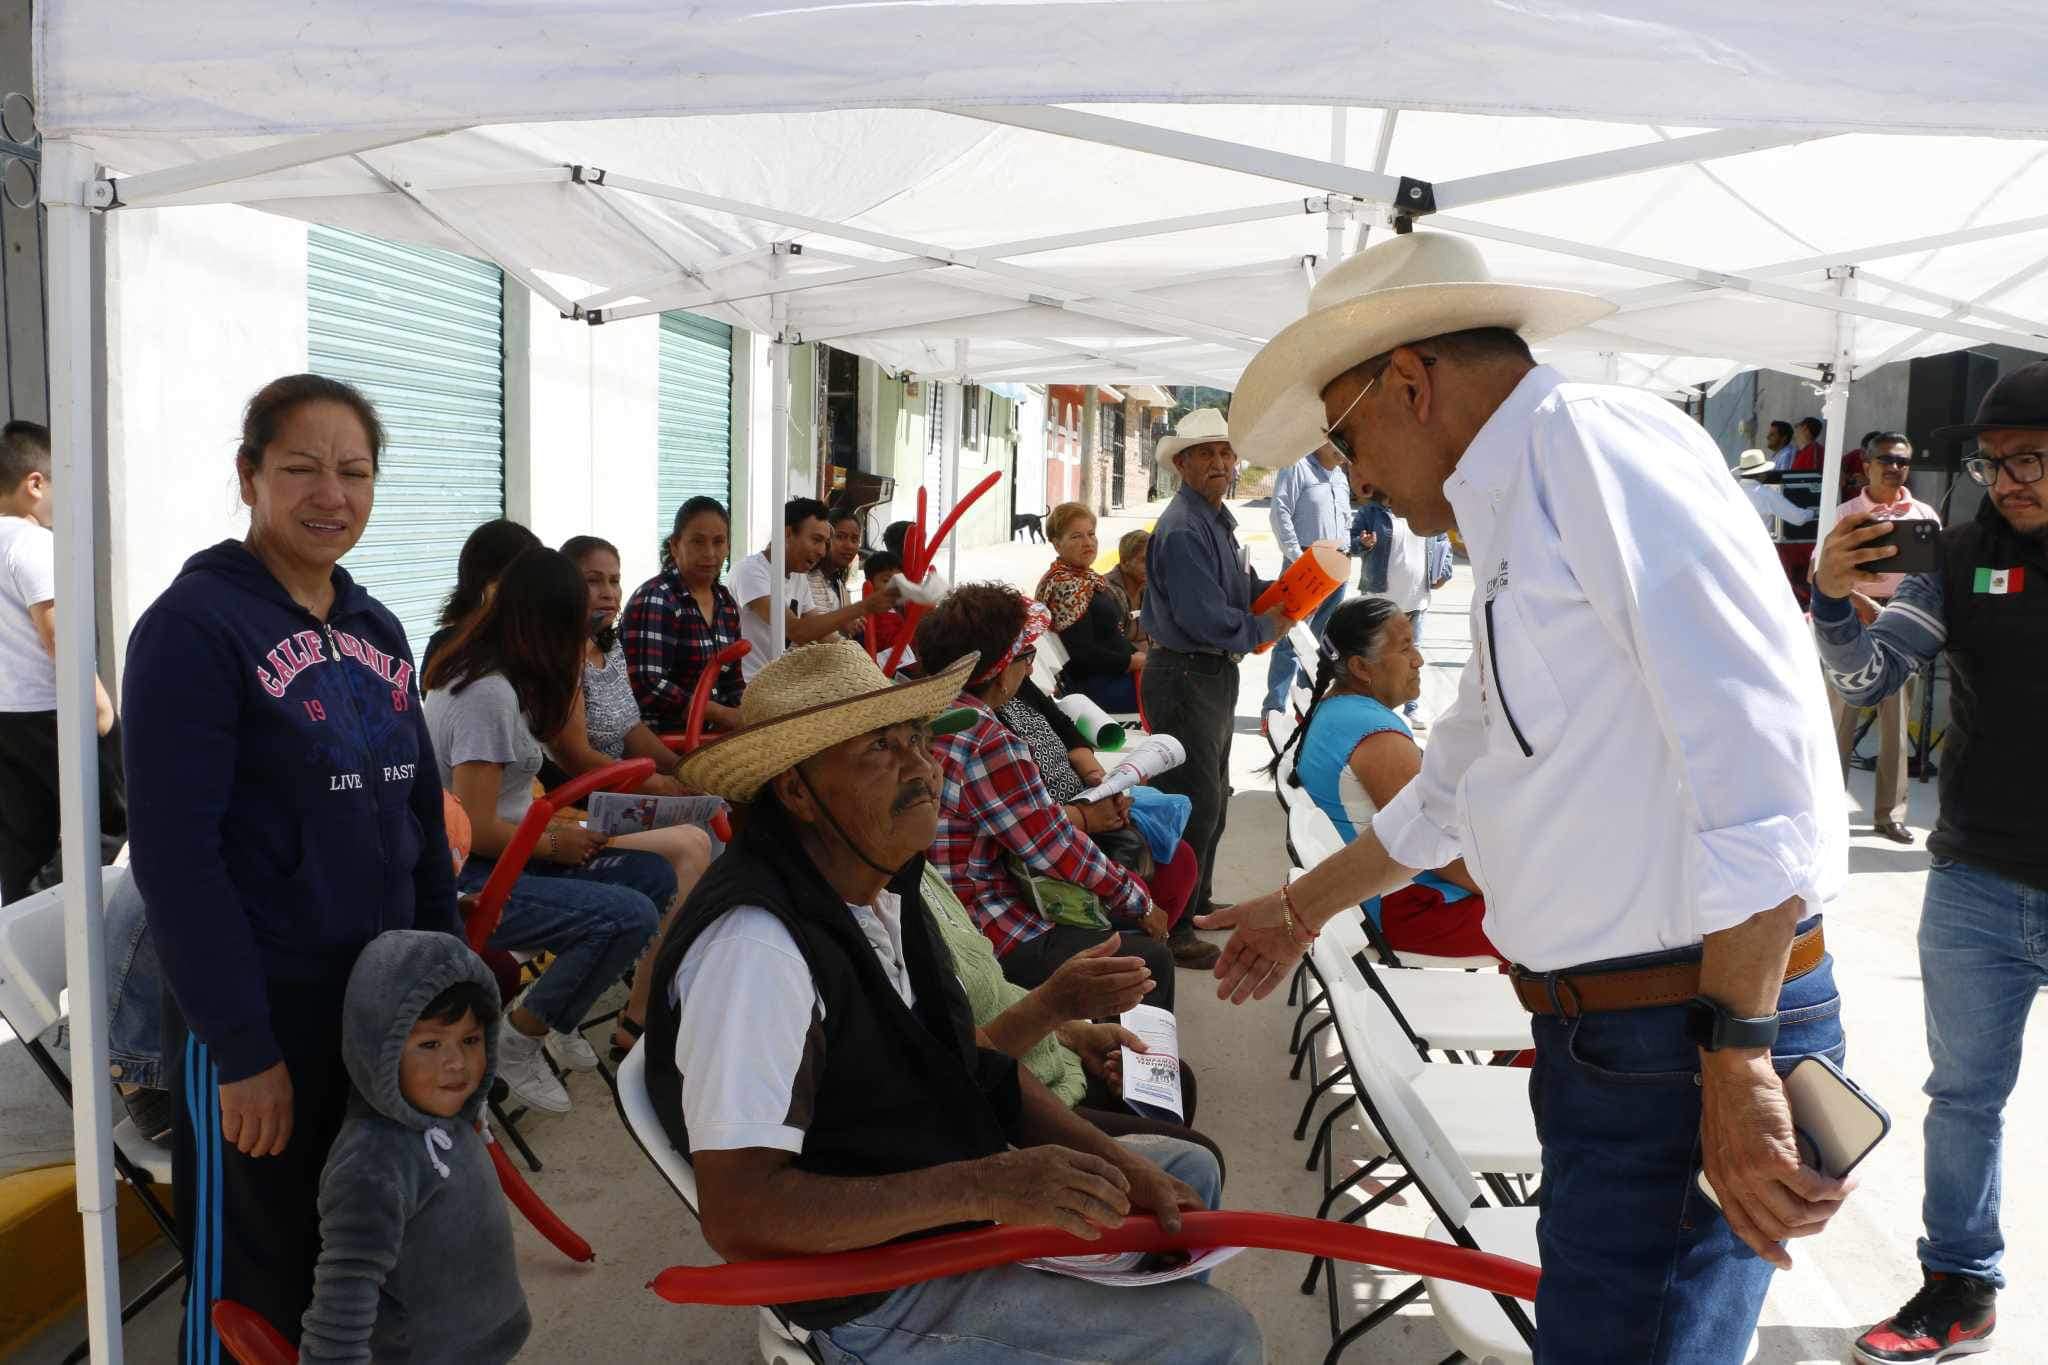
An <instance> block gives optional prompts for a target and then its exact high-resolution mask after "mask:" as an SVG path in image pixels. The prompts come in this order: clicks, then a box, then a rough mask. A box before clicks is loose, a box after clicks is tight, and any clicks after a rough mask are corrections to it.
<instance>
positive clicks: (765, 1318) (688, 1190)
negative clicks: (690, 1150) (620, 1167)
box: [613, 1044, 819, 1365]
mask: <svg viewBox="0 0 2048 1365" xmlns="http://www.w3.org/2000/svg"><path fill="white" fill-rule="evenodd" d="M614 1079H615V1080H616V1082H617V1084H616V1085H615V1086H614V1090H613V1093H614V1095H615V1096H616V1098H617V1100H618V1105H619V1117H620V1118H621V1119H624V1120H625V1123H626V1131H627V1132H628V1133H631V1134H632V1135H633V1141H634V1142H636V1143H638V1144H639V1145H640V1150H641V1151H643V1152H645V1153H646V1154H647V1159H648V1160H649V1161H652V1162H653V1163H654V1168H655V1169H656V1170H658V1171H660V1172H661V1174H662V1178H663V1179H665V1180H667V1181H668V1184H669V1188H670V1189H672V1190H674V1191H675V1192H676V1198H678V1199H680V1200H682V1201H683V1203H684V1204H685V1205H686V1206H687V1207H688V1208H689V1210H690V1213H691V1216H693V1217H695V1216H696V1214H697V1173H696V1172H695V1171H693V1170H691V1169H690V1163H689V1161H688V1160H687V1159H686V1158H685V1157H684V1156H683V1154H682V1153H681V1152H678V1151H677V1150H676V1149H675V1144H674V1143H672V1142H670V1141H669V1140H668V1130H667V1129H665V1128H663V1127H662V1126H661V1118H660V1116H659V1115H657V1114H656V1113H655V1112H654V1101H653V1099H652V1098H651V1097H650V1096H649V1095H648V1093H647V1049H646V1047H645V1046H643V1045H637V1044H636V1045H635V1046H634V1048H633V1050H632V1051H631V1052H628V1053H627V1054H626V1060H624V1061H623V1062H620V1063H619V1068H618V1072H617V1074H616V1076H615V1077H614ZM758 1344H759V1346H760V1348H761V1359H762V1360H763V1361H765V1362H767V1365H813V1362H815V1361H817V1360H818V1358H819V1357H818V1353H817V1352H816V1351H815V1350H814V1349H813V1348H812V1346H811V1338H810V1333H809V1332H806V1331H805V1330H804V1329H803V1328H801V1327H798V1326H797V1325H796V1324H794V1323H792V1322H789V1321H787V1320H785V1319H784V1318H783V1316H782V1315H781V1314H780V1313H778V1312H776V1311H775V1310H774V1309H772V1308H763V1309H761V1310H760V1329H759V1334H758Z"/></svg>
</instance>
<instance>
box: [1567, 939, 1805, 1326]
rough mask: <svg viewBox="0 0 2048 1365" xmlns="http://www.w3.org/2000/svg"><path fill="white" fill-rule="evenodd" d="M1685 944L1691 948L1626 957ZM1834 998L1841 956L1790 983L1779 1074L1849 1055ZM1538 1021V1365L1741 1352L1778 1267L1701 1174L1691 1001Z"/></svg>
mask: <svg viewBox="0 0 2048 1365" xmlns="http://www.w3.org/2000/svg"><path fill="white" fill-rule="evenodd" d="M1687 956H1692V957H1697V956H1698V950H1697V949H1692V950H1689V951H1688V952H1686V953H1658V954H1654V955H1651V956H1647V957H1644V958H1640V959H1631V961H1632V962H1639V963H1641V964H1642V965H1650V964H1652V963H1656V962H1667V961H1675V960H1683V959H1684V958H1685V957H1687ZM1841 1008H1842V1002H1841V997H1840V996H1839V995H1837V994H1836V993H1835V972H1834V960H1833V959H1832V958H1829V957H1824V958H1822V959H1821V963H1820V965H1819V966H1817V967H1815V968H1814V969H1813V970H1812V971H1810V972H1808V973H1806V974H1805V975H1804V976H1802V977H1800V978H1798V979H1797V980H1795V981H1788V982H1786V983H1785V986H1784V989H1783V990H1782V991H1781V992H1780V994H1779V996H1778V1041H1777V1045H1776V1046H1775V1047H1773V1048H1772V1056H1773V1060H1774V1061H1775V1063H1776V1064H1777V1068H1778V1071H1779V1074H1781V1075H1782V1074H1783V1073H1785V1072H1786V1071H1789V1070H1791V1068H1792V1065H1793V1063H1795V1062H1797V1061H1798V1060H1799V1059H1800V1058H1801V1057H1805V1056H1808V1055H1811V1054H1813V1053H1820V1054H1822V1055H1824V1056H1826V1057H1827V1058H1828V1060H1830V1061H1832V1062H1835V1063H1837V1064H1839V1063H1840V1062H1841V1060H1842V1055H1843V1039H1842V1021H1841ZM1534 1024H1535V1033H1536V1064H1535V1067H1534V1068H1533V1069H1532V1070H1531V1072H1530V1075H1529V1097H1530V1101H1531V1103H1532V1104H1533V1105H1534V1106H1535V1111H1536V1133H1537V1137H1538V1138H1539V1139H1540V1140H1541V1142H1542V1144H1543V1188H1542V1197H1541V1198H1542V1207H1541V1212H1540V1213H1539V1215H1538V1219H1537V1224H1536V1240H1537V1245H1538V1248H1539V1249H1540V1251H1541V1253H1542V1265H1543V1281H1542V1284H1541V1285H1540V1286H1539V1287H1538V1289H1537V1292H1536V1331H1537V1341H1536V1360H1537V1362H1538V1365H1560V1362H1571V1363H1572V1365H1580V1362H1585V1363H1586V1365H1591V1362H1602V1363H1603V1365H1604V1363H1606V1362H1611V1363H1612V1365H1654V1363H1655V1362H1670V1365H1715V1363H1716V1362H1726V1365H1738V1362H1740V1361H1742V1360H1743V1359H1744V1357H1745V1356H1746V1355H1747V1354H1748V1351H1749V1339H1750V1335H1751V1333H1753V1332H1754V1331H1755V1330H1756V1321H1757V1317H1758V1315H1759V1314H1761V1313H1762V1311H1763V1304H1764V1293H1765V1291H1766V1290H1768V1289H1769V1288H1770V1283H1771V1265H1770V1262H1768V1261H1765V1260H1763V1259H1761V1258H1759V1257H1758V1256H1757V1255H1756V1254H1755V1253H1754V1252H1752V1251H1750V1249H1749V1248H1748V1247H1746V1246H1744V1245H1743V1244H1742V1242H1741V1241H1739V1240H1738V1239H1737V1238H1736V1236H1735V1234H1734V1233H1733V1232H1731V1231H1730V1230H1729V1227H1728V1223H1727V1221H1726V1220H1725V1219H1723V1218H1722V1217H1721V1213H1720V1210H1718V1209H1716V1208H1715V1207H1714V1205H1713V1203H1712V1202H1711V1201H1709V1200H1708V1199H1707V1197H1706V1196H1705V1195H1703V1194H1701V1193H1700V1191H1699V1186H1698V1185H1697V1183H1695V1177H1696V1176H1697V1175H1698V1174H1699V1170H1700V1062H1699V1052H1698V1049H1697V1048H1695V1047H1694V1045H1693V1044H1692V1042H1691V1041H1690V1040H1688V1039H1687V1037H1686V1034H1685V1007H1684V1006H1682V1005H1666V1006H1660V1007H1657V1008H1654V1009H1641V1010H1625V1011H1616V1012H1612V1013H1604V1014H1588V1015H1582V1016H1580V1017H1579V1018H1576V1019H1563V1018H1558V1017H1556V1016H1551V1015H1538V1016H1537V1017H1536V1019H1535V1021H1534ZM1546 1324H1549V1327H1548V1329H1546Z"/></svg>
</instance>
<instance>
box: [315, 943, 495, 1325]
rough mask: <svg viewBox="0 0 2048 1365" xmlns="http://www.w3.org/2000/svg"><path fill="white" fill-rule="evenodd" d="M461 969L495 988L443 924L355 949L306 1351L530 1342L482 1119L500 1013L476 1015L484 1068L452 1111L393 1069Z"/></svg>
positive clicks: (463, 976)
mask: <svg viewBox="0 0 2048 1365" xmlns="http://www.w3.org/2000/svg"><path fill="white" fill-rule="evenodd" d="M462 981H470V982H474V983H475V984H476V985H478V986H480V987H481V988H482V989H483V991H484V993H485V994H486V995H487V996H488V997H489V998H490V999H491V1001H492V1002H493V1004H495V1003H496V1001H497V999H498V988H497V984H496V982H495V981H494V980H493V978H492V976H491V973H490V969H489V968H487V967H485V966H484V964H483V962H482V960H481V959H479V958H478V957H477V955H476V954H475V953H472V952H470V951H469V949H468V948H466V947H464V946H463V944H462V942H461V941H460V940H458V939H455V938H451V937H449V936H448V935H447V934H435V933H422V932H419V931H416V930H393V931H391V932H390V933H386V934H380V935H379V936H378V937H377V939H376V941H375V942H373V943H371V944H370V946H369V947H367V948H365V949H363V953H362V956H361V957H359V958H358V959H357V960H356V968H355V971H354V972H353V973H352V974H351V975H350V977H349V982H348V1003H347V1005H346V1006H345V1007H344V1010H343V1015H342V1035H341V1055H342V1058H343V1060H344V1061H346V1062H347V1064H348V1074H349V1079H350V1080H351V1081H352V1082H354V1084H355V1093H354V1094H353V1095H351V1096H350V1097H349V1113H348V1121H347V1122H346V1123H344V1124H343V1125H342V1129H341V1136H340V1137H337V1138H336V1139H335V1140H334V1147H333V1149H332V1150H331V1151H330V1152H329V1153H328V1156H327V1170H326V1173H325V1174H324V1175H323V1176H322V1177H321V1180H320V1263H319V1265H318V1267H317V1268H315V1270H314V1272H313V1302H312V1303H311V1304H310V1305H309V1306H308V1307H307V1309H306V1314H305V1317H304V1318H303V1319H302V1323H301V1325H302V1327H303V1333H302V1335H301V1337H300V1340H299V1359H301V1360H303V1361H308V1362H313V1361H322V1362H340V1361H348V1362H361V1363H362V1365H367V1362H369V1361H370V1360H371V1359H373V1358H374V1359H375V1360H377V1361H379V1362H380V1363H381V1365H441V1363H442V1362H446V1363H447V1365H458V1362H459V1363H460V1365H497V1363H498V1362H502V1361H508V1360H510V1359H512V1358H513V1357H514V1356H516V1355H518V1354H519V1348H520V1347H521V1346H522V1345H523V1344H525V1341H526V1334H527V1332H528V1331H529V1330H530V1329H531V1327H532V1319H531V1318H530V1317H529V1316H528V1314H527V1311H526V1294H525V1291H523V1290H522V1289H521V1288H520V1287H519V1267H518V1265H517V1263H516V1260H515V1257H514V1253H513V1248H512V1219H511V1215H510V1214H509V1213H508V1212H507V1211H506V1207H505V1196H504V1194H503V1193H502V1192H501V1191H500V1190H499V1188H498V1176H497V1172H496V1171H495V1170H494V1169H493V1167H492V1164H491V1156H490V1153H489V1152H488V1151H486V1150H485V1148H484V1141H483V1139H482V1138H481V1137H479V1136H478V1135H477V1131H476V1119H477V1114H478V1113H479V1111H481V1110H482V1108H483V1105H484V1097H485V1096H486V1095H487V1094H489V1093H490V1088H491V1077H492V1075H493V1074H494V1073H495V1072H496V1070H497V1065H498V1030H497V1028H496V1023H497V1021H496V1019H495V1018H493V1019H489V1020H482V1019H480V1020H478V1021H477V1023H478V1024H479V1026H481V1027H482V1029H483V1035H484V1075H483V1080H482V1082H481V1083H480V1084H479V1085H478V1086H477V1088H476V1091H475V1093H473V1094H472V1095H471V1096H470V1097H469V1102H468V1103H467V1104H466V1105H464V1106H463V1108H462V1112H461V1113H459V1114H457V1115H456V1116H455V1117H453V1118H446V1119H444V1118H436V1117H434V1116H433V1115H431V1114H427V1113H424V1112H422V1111H421V1110H419V1109H416V1108H414V1107H413V1106H412V1104H411V1103H410V1102H408V1101H407V1100H406V1098H405V1096H404V1094H403V1093H402V1092H401V1091H400V1089H399V1084H398V1075H399V1059H400V1057H401V1056H402V1054H403V1053H404V1051H405V1040H406V1036H407V1035H408V1034H410V1033H411V1032H412V1029H413V1025H415V1024H417V1023H418V1022H419V1018H420V1013H421V1011H423V1010H424V1009H425V1008H426V1007H427V1005H428V1004H429V1003H430V1002H431V1001H432V1000H433V998H434V997H435V996H437V995H439V994H440V993H441V992H442V991H445V990H447V989H448V988H449V987H450V986H453V985H455V984H456V983H458V982H462Z"/></svg>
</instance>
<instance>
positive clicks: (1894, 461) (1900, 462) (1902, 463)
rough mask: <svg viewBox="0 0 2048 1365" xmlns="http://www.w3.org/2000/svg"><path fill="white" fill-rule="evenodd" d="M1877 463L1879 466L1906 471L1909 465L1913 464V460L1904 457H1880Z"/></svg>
mask: <svg viewBox="0 0 2048 1365" xmlns="http://www.w3.org/2000/svg"><path fill="white" fill-rule="evenodd" d="M1877 462H1878V463H1879V464H1888V465H1890V466H1892V467H1893V468H1894V469H1904V468H1905V467H1906V466H1907V465H1909V464H1911V463H1913V461H1912V460H1911V459H1909V458H1908V457H1907V456H1904V455H1879V456H1878V457H1877Z"/></svg>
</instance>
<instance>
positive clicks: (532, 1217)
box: [483, 1127, 597, 1261]
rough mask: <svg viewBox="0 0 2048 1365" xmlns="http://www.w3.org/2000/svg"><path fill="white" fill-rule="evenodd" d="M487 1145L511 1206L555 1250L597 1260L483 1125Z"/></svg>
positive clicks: (594, 1253)
mask: <svg viewBox="0 0 2048 1365" xmlns="http://www.w3.org/2000/svg"><path fill="white" fill-rule="evenodd" d="M483 1131H484V1145H485V1146H486V1147H488V1148H490V1151H491V1165H493V1166H494V1167H496V1168H497V1171H498V1186H499V1188H500V1189H502V1190H504V1191H505V1197H506V1198H507V1199H509V1200H511V1201H512V1207H513V1208H515V1209H518V1210H519V1211H520V1212H521V1213H523V1214H525V1215H526V1221H527V1222H529V1223H531V1224H533V1229H534V1231H535V1232H538V1233H539V1234H540V1235H541V1236H543V1237H545V1238H547V1239H548V1240H549V1241H550V1242H553V1243H554V1244H555V1250H557V1251H559V1252H561V1253H562V1254H563V1255H564V1256H567V1257H568V1258H569V1259H570V1260H572V1261H594V1260H596V1259H597V1253H596V1252H595V1251H592V1250H591V1249H590V1243H588V1242H586V1241H584V1240H583V1239H582V1238H581V1237H579V1236H577V1235H576V1231H575V1229H574V1228H571V1227H570V1226H569V1225H568V1224H567V1223H565V1222H563V1221H562V1220H561V1218H560V1217H559V1216H557V1215H556V1213H555V1211H554V1210H553V1209H551V1208H549V1207H548V1206H547V1203H546V1202H545V1201H544V1200H542V1199H541V1197H540V1196H539V1195H537V1194H535V1193H534V1192H533V1186H531V1185H529V1184H527V1183H526V1177H525V1176H523V1175H521V1174H519V1168H518V1167H517V1166H514V1165H513V1164H512V1159H511V1158H510V1157H508V1156H506V1155H505V1149H504V1148H503V1147H501V1146H499V1145H498V1138H497V1135H496V1134H495V1133H493V1132H491V1130H490V1129H489V1127H485V1128H484V1130H483Z"/></svg>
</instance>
